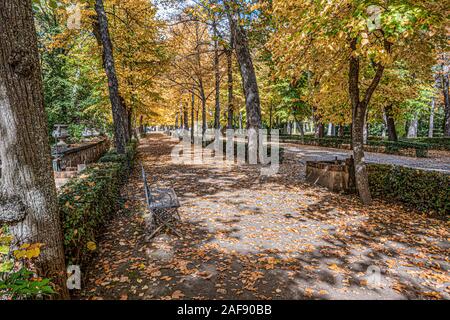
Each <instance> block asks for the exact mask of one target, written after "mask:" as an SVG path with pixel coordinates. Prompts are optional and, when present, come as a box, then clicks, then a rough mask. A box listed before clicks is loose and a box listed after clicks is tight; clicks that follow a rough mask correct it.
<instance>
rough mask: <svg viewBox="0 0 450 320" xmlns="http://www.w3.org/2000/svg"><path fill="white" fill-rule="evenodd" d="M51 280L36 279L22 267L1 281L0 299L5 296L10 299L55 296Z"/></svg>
mask: <svg viewBox="0 0 450 320" xmlns="http://www.w3.org/2000/svg"><path fill="white" fill-rule="evenodd" d="M54 293H55V291H54V290H53V288H52V286H51V284H50V279H46V278H45V279H40V278H35V274H34V273H33V272H31V271H29V270H28V269H27V268H25V267H22V268H21V269H20V270H19V271H16V272H12V273H10V274H9V275H8V276H7V277H6V279H5V280H0V297H1V295H2V294H5V295H6V296H7V297H9V298H10V299H13V300H14V299H26V298H37V297H42V296H44V295H51V294H54Z"/></svg>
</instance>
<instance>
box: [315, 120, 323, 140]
mask: <svg viewBox="0 0 450 320" xmlns="http://www.w3.org/2000/svg"><path fill="white" fill-rule="evenodd" d="M324 136H325V126H324V124H323V123H322V122H318V123H317V122H316V132H315V137H316V138H323V137H324Z"/></svg>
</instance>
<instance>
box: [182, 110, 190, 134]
mask: <svg viewBox="0 0 450 320" xmlns="http://www.w3.org/2000/svg"><path fill="white" fill-rule="evenodd" d="M183 119H184V130H189V112H188V106H187V104H186V105H185V104H184V103H183Z"/></svg>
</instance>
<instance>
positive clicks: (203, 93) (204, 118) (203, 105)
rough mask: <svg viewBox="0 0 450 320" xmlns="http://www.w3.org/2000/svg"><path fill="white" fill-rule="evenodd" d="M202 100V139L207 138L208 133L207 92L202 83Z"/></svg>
mask: <svg viewBox="0 0 450 320" xmlns="http://www.w3.org/2000/svg"><path fill="white" fill-rule="evenodd" d="M200 100H201V102H202V139H204V138H205V133H206V129H207V126H206V97H205V91H204V89H203V84H202V83H200Z"/></svg>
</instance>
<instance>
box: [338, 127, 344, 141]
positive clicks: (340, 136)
mask: <svg viewBox="0 0 450 320" xmlns="http://www.w3.org/2000/svg"><path fill="white" fill-rule="evenodd" d="M338 136H339V138H342V137H344V125H342V124H341V125H339V131H338Z"/></svg>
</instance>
